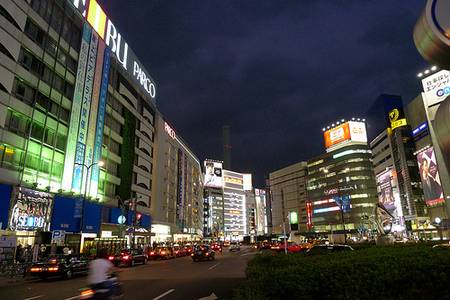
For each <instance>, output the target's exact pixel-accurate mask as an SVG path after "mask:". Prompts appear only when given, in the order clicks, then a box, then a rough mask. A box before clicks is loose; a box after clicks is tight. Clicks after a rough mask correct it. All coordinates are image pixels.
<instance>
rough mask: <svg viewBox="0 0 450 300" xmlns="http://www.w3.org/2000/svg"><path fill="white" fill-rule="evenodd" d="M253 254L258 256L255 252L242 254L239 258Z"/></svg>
mask: <svg viewBox="0 0 450 300" xmlns="http://www.w3.org/2000/svg"><path fill="white" fill-rule="evenodd" d="M253 254H258V253H257V252H250V253H244V254H241V256H245V255H253Z"/></svg>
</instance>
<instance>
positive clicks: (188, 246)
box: [184, 244, 193, 255]
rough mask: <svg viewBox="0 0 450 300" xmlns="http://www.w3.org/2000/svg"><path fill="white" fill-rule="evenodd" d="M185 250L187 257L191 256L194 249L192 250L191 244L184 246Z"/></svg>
mask: <svg viewBox="0 0 450 300" xmlns="http://www.w3.org/2000/svg"><path fill="white" fill-rule="evenodd" d="M184 250H185V251H186V255H191V254H192V251H193V248H192V246H191V245H190V244H186V245H185V246H184Z"/></svg>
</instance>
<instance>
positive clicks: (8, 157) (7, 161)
mask: <svg viewBox="0 0 450 300" xmlns="http://www.w3.org/2000/svg"><path fill="white" fill-rule="evenodd" d="M22 155H23V152H22V150H19V149H16V148H12V147H9V146H5V145H0V159H1V162H0V165H1V166H2V167H4V168H8V169H12V170H17V169H19V168H20V166H21V162H22Z"/></svg>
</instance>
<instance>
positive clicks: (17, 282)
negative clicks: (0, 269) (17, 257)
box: [0, 276, 37, 289]
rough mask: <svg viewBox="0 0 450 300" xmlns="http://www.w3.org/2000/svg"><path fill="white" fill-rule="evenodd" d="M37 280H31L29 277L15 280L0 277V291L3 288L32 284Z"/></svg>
mask: <svg viewBox="0 0 450 300" xmlns="http://www.w3.org/2000/svg"><path fill="white" fill-rule="evenodd" d="M35 280H37V278H33V277H30V276H27V277H25V278H22V277H16V278H8V277H0V289H1V288H2V287H5V286H15V285H20V284H24V283H27V282H33V281H35Z"/></svg>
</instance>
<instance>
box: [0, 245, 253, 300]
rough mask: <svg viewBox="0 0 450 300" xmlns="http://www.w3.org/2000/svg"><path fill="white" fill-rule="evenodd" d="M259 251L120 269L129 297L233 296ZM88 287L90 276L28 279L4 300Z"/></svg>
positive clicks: (55, 295)
mask: <svg viewBox="0 0 450 300" xmlns="http://www.w3.org/2000/svg"><path fill="white" fill-rule="evenodd" d="M256 253H257V252H256V250H253V249H250V248H244V247H242V248H241V251H240V252H233V253H230V252H229V251H228V249H227V248H225V250H224V252H223V254H222V255H221V254H217V255H216V259H215V260H214V261H202V262H193V261H192V259H191V258H190V257H182V258H176V259H171V260H164V261H159V260H158V261H151V262H149V263H148V264H147V265H142V266H135V267H133V268H120V273H119V278H120V281H121V282H122V283H123V288H124V292H125V299H142V300H144V299H152V300H159V299H161V300H175V299H183V300H190V299H195V300H197V299H201V298H204V297H208V296H210V299H216V298H215V297H214V296H212V294H213V293H214V295H215V296H217V298H218V299H230V298H231V296H232V293H233V289H234V288H236V287H237V286H238V285H239V283H240V282H241V281H242V280H243V279H244V278H245V268H246V266H247V262H248V260H250V259H251V258H252V257H253V256H254V254H256ZM85 286H86V276H79V277H74V278H72V279H69V280H60V279H51V280H46V281H40V280H36V281H32V282H30V281H25V282H22V283H16V284H11V285H6V286H5V285H4V286H2V287H0V299H4V300H16V299H18V300H34V299H37V300H41V299H55V300H75V299H77V298H78V295H79V289H80V288H82V287H85Z"/></svg>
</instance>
